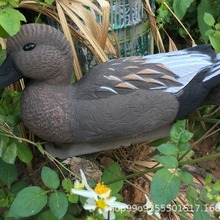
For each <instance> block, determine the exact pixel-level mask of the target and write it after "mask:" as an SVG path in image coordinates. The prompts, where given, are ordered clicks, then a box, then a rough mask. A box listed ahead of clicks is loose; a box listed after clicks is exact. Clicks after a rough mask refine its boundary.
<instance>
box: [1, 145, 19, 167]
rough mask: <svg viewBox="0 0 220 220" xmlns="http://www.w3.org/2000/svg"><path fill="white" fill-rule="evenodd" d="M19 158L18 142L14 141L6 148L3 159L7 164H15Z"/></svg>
mask: <svg viewBox="0 0 220 220" xmlns="http://www.w3.org/2000/svg"><path fill="white" fill-rule="evenodd" d="M16 157H17V145H16V142H15V141H13V142H11V143H10V144H8V146H7V147H6V148H5V150H4V152H3V154H2V156H1V158H2V160H3V161H5V162H6V163H11V164H14V162H15V159H16Z"/></svg>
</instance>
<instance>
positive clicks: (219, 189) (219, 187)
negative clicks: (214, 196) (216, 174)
mask: <svg viewBox="0 0 220 220" xmlns="http://www.w3.org/2000/svg"><path fill="white" fill-rule="evenodd" d="M213 189H214V190H215V191H217V192H220V180H217V181H216V182H215V183H214V185H213Z"/></svg>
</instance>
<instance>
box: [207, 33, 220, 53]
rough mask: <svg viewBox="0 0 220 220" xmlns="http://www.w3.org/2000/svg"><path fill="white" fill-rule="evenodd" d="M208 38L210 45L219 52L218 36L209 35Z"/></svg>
mask: <svg viewBox="0 0 220 220" xmlns="http://www.w3.org/2000/svg"><path fill="white" fill-rule="evenodd" d="M209 40H210V42H211V45H212V46H213V47H214V49H215V51H216V52H217V53H220V42H219V38H217V37H214V36H209Z"/></svg>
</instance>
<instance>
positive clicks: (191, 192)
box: [186, 186, 198, 206]
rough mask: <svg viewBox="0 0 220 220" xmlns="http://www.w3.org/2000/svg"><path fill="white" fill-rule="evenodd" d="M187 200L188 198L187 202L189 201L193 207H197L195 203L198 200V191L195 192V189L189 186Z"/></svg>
mask: <svg viewBox="0 0 220 220" xmlns="http://www.w3.org/2000/svg"><path fill="white" fill-rule="evenodd" d="M186 198H187V200H188V201H189V203H190V204H191V205H193V206H194V205H195V203H196V201H197V199H198V193H197V191H196V190H195V188H194V187H192V186H189V187H188V188H187V190H186Z"/></svg>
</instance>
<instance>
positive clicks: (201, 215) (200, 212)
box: [193, 204, 212, 220]
mask: <svg viewBox="0 0 220 220" xmlns="http://www.w3.org/2000/svg"><path fill="white" fill-rule="evenodd" d="M193 220H212V219H211V217H210V216H209V215H208V214H207V213H206V212H205V210H204V209H203V207H202V205H201V204H196V205H195V207H194V218H193Z"/></svg>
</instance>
